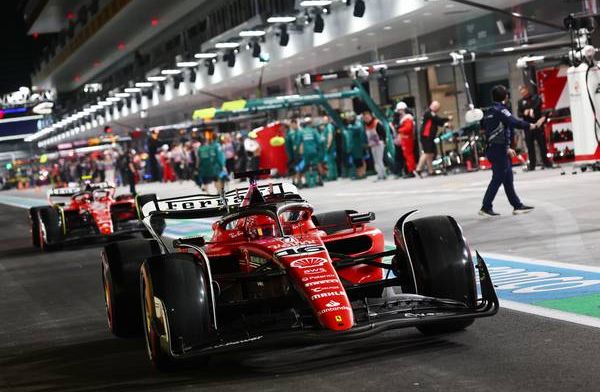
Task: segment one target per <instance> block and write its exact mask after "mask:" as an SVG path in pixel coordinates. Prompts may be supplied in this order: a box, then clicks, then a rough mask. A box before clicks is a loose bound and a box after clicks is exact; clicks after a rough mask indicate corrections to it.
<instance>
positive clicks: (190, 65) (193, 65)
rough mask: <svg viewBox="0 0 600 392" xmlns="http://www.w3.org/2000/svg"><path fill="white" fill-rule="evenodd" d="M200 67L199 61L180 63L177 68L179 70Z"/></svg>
mask: <svg viewBox="0 0 600 392" xmlns="http://www.w3.org/2000/svg"><path fill="white" fill-rule="evenodd" d="M197 65H198V62H197V61H179V62H178V63H177V66H178V67H179V68H192V67H195V66H197Z"/></svg>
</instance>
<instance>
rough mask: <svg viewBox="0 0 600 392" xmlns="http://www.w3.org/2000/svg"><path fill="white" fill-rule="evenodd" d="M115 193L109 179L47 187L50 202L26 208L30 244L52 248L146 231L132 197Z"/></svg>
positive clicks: (159, 229)
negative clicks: (93, 182) (80, 184)
mask: <svg viewBox="0 0 600 392" xmlns="http://www.w3.org/2000/svg"><path fill="white" fill-rule="evenodd" d="M114 195H115V188H114V187H113V186H112V185H110V184H108V183H98V184H90V183H86V184H84V185H82V186H79V185H76V186H70V187H66V188H55V189H51V190H49V191H48V194H47V197H48V204H49V205H48V206H44V207H33V208H31V209H30V210H29V218H30V221H31V239H32V242H33V245H34V246H36V247H39V248H41V249H43V250H52V249H55V248H57V247H59V246H61V245H63V244H65V243H68V242H73V241H78V240H83V239H89V238H113V237H116V236H121V235H127V234H134V233H148V230H147V229H146V227H145V226H144V224H143V223H142V222H140V221H139V219H138V213H139V211H138V208H137V205H136V200H135V197H134V196H133V195H129V194H126V195H120V196H117V197H115V196H114ZM163 227H164V222H163V225H162V226H156V228H155V229H156V230H158V231H159V232H162V228H163Z"/></svg>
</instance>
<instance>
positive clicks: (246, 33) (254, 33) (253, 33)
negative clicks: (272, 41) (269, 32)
mask: <svg viewBox="0 0 600 392" xmlns="http://www.w3.org/2000/svg"><path fill="white" fill-rule="evenodd" d="M265 34H266V32H265V31H264V30H243V31H240V37H262V36H263V35H265Z"/></svg>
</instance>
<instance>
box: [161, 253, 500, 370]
mask: <svg viewBox="0 0 600 392" xmlns="http://www.w3.org/2000/svg"><path fill="white" fill-rule="evenodd" d="M476 268H477V270H478V273H479V283H480V291H481V298H479V300H478V302H477V306H476V307H475V308H470V307H467V306H466V305H465V304H463V303H460V302H458V301H454V300H450V299H443V298H432V297H425V296H421V295H415V294H399V295H396V296H393V297H391V298H382V299H373V300H368V301H367V300H365V301H354V302H353V303H352V309H353V312H354V315H355V320H356V321H355V325H354V327H353V328H351V329H349V330H346V331H331V330H325V329H317V328H314V327H311V326H309V327H307V326H303V325H302V322H301V320H300V319H297V320H295V322H294V323H291V324H290V323H288V324H287V328H285V329H279V330H276V329H270V330H269V331H260V330H256V331H250V330H247V331H245V333H243V334H241V335H240V334H238V335H237V336H220V337H219V340H218V341H216V342H215V343H214V344H212V345H210V346H204V347H187V348H184V347H181V348H180V350H178V351H180V353H178V354H176V353H172V355H173V358H174V359H187V358H190V357H196V356H204V355H208V354H212V353H216V352H223V351H229V350H239V349H244V348H251V347H254V346H255V345H257V344H259V345H260V346H271V345H276V346H279V345H295V344H311V343H313V344H314V343H332V342H336V341H343V340H351V339H360V338H365V337H368V336H372V335H374V334H378V333H381V332H383V331H386V330H391V329H398V328H407V327H418V326H420V325H426V324H431V323H436V322H445V321H453V320H470V319H475V318H481V317H489V316H493V315H495V314H496V313H497V312H498V309H499V307H500V305H499V301H498V297H497V295H496V291H495V289H494V285H493V283H492V281H491V278H490V275H489V272H488V269H487V266H486V264H485V262H484V260H483V258H482V257H481V256H480V255H479V254H477V264H476ZM398 283H399V282H398V281H397V280H396V279H388V280H385V281H382V283H381V284H382V285H383V286H384V287H391V286H397V285H398ZM371 284H372V283H371ZM288 321H289V320H288ZM290 325H292V327H290Z"/></svg>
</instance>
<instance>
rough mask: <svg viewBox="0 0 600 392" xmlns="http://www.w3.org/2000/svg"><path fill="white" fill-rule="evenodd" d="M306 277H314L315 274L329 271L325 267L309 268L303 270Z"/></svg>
mask: <svg viewBox="0 0 600 392" xmlns="http://www.w3.org/2000/svg"><path fill="white" fill-rule="evenodd" d="M302 272H304V273H305V274H306V275H314V274H322V273H323V272H327V270H326V269H325V268H323V267H319V268H307V269H304V270H302Z"/></svg>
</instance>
